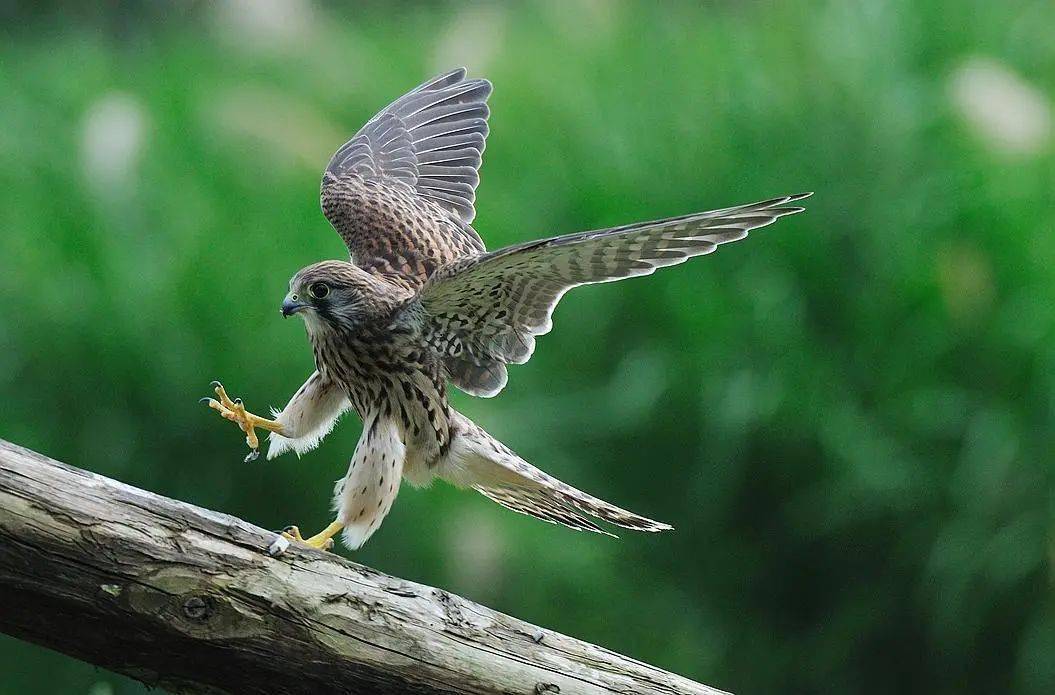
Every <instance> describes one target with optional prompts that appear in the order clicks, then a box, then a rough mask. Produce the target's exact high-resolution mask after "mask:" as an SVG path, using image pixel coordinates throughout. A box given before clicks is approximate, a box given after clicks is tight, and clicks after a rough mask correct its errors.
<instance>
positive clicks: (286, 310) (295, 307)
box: [282, 293, 308, 317]
mask: <svg viewBox="0 0 1055 695" xmlns="http://www.w3.org/2000/svg"><path fill="white" fill-rule="evenodd" d="M307 306H308V305H307V304H304V303H303V302H299V301H297V299H296V295H295V294H292V293H291V294H287V295H286V298H285V299H283V300H282V315H283V316H287V317H288V316H292V315H293V314H295V313H297V312H298V311H300V310H301V309H303V308H305V307H307Z"/></svg>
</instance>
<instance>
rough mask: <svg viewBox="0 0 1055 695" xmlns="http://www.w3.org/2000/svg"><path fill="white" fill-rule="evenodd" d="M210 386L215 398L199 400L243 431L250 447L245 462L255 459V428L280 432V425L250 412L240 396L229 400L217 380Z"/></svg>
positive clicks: (258, 441) (256, 442)
mask: <svg viewBox="0 0 1055 695" xmlns="http://www.w3.org/2000/svg"><path fill="white" fill-rule="evenodd" d="M212 387H213V390H214V391H215V392H216V398H202V399H201V401H200V402H202V403H204V404H206V405H207V406H209V407H210V408H212V409H213V410H215V411H216V412H218V413H220V415H222V416H223V417H224V418H226V419H228V420H230V421H231V422H233V423H235V424H236V425H238V427H239V429H241V430H242V431H243V432H245V443H246V444H247V445H248V446H249V449H250V451H249V454H248V455H247V456H246V457H245V460H246V463H248V462H250V461H254V460H256V457H258V456H259V455H260V439H259V438H258V437H257V436H256V428H257V427H259V428H261V429H265V430H268V431H270V432H278V433H279V434H282V425H281V424H279V423H278V422H275V421H274V420H268V419H267V418H263V417H260V416H259V415H254V414H253V413H250V412H249V411H248V410H246V409H245V406H244V405H242V399H241V398H235V399H234V400H231V398H230V397H229V396H228V395H227V391H226V390H224V387H223V384H221V383H220V382H219V381H214V382H212ZM217 399H219V400H217Z"/></svg>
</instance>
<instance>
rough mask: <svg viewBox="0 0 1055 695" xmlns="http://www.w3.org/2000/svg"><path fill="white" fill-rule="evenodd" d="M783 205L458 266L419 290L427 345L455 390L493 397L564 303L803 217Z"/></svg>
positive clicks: (529, 246) (638, 227)
mask: <svg viewBox="0 0 1055 695" xmlns="http://www.w3.org/2000/svg"><path fill="white" fill-rule="evenodd" d="M808 195H810V194H809V193H803V194H799V195H792V196H784V197H781V198H774V199H771V200H766V201H762V202H759V203H752V204H750V205H741V206H739V207H733V208H726V209H724V210H713V211H711V212H700V213H695V214H692V215H684V216H682V217H672V218H669V219H666V220H658V221H655V222H642V223H637V224H630V225H626V226H622V227H613V228H611V229H601V230H597V231H592V232H582V233H579V234H569V235H567V236H559V237H553V238H551V239H544V240H541V241H534V242H529V243H526V244H521V245H518V246H511V247H509V248H505V249H500V250H498V251H494V252H491V253H487V254H481V255H479V256H476V257H471V258H466V259H461V260H458V261H455V262H453V263H451V264H449V265H447V266H445V267H443V268H441V269H440V270H439V271H437V272H436V274H435V275H434V276H433V277H432V278H430V280H429V281H428V283H426V285H425V286H424V287H423V288H422V289H421V293H420V301H421V305H422V307H423V308H424V309H425V312H426V314H427V336H426V337H427V340H428V341H429V343H430V344H431V345H432V346H433V348H434V349H435V350H436V351H437V352H438V353H439V354H441V355H444V362H445V364H446V366H447V370H448V373H449V374H450V377H451V381H453V382H454V384H455V386H457V387H458V388H460V389H462V390H463V391H466V392H468V393H471V394H473V395H477V396H493V395H495V394H497V393H498V392H499V391H501V390H502V387H504V386H505V384H506V380H507V374H506V367H505V365H506V364H510V363H516V364H519V363H523V362H527V360H528V359H529V358H530V357H531V353H532V352H533V351H534V349H535V336H537V335H541V334H543V333H546V332H548V331H549V330H550V328H551V327H552V321H551V316H552V314H553V309H554V307H556V305H557V302H558V301H560V298H561V297H562V296H564V293H565V292H567V291H568V290H570V289H571V288H573V287H576V286H578V285H586V284H591V283H596V282H610V281H612V280H620V279H622V278H628V277H633V276H635V275H648V274H650V273H652V272H654V271H655V270H656V268H660V267H663V266H668V265H675V264H677V263H681V262H682V261H684V260H686V259H687V258H691V257H692V256H701V255H703V254H707V253H711V252H712V251H714V250H715V249H716V248H718V246H719V245H720V244H725V243H728V242H730V241H737V240H739V239H743V238H744V237H746V236H747V234H748V232H749V231H750V230H752V229H756V228H758V227H764V226H766V225H768V224H771V223H772V222H774V221H775V220H777V219H778V218H780V217H783V216H784V215H791V214H794V213H797V212H801V211H802V210H803V208H800V207H795V206H788V205H787V204H788V203H791V202H794V201H797V200H801V199H803V198H805V197H807V196H808Z"/></svg>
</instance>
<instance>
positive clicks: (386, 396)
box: [202, 68, 809, 549]
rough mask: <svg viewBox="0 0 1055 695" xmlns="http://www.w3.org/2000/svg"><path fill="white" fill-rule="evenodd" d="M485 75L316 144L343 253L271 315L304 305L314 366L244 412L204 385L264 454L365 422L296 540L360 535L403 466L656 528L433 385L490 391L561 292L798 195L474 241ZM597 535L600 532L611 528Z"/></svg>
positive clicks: (653, 262)
mask: <svg viewBox="0 0 1055 695" xmlns="http://www.w3.org/2000/svg"><path fill="white" fill-rule="evenodd" d="M490 94H491V83H490V82H488V81H487V80H482V79H467V78H466V73H465V69H464V68H462V69H458V70H454V71H452V72H448V73H446V74H444V75H440V76H439V77H437V78H435V79H433V80H430V81H428V82H426V83H424V84H422V85H421V86H419V87H417V88H416V89H414V90H412V91H410V92H408V93H407V94H405V95H404V96H402V97H400V98H399V99H397V100H396V101H394V102H392V103H391V104H390V105H389V106H388V107H387V108H385V109H384V110H383V111H381V112H380V113H379V114H377V115H376V116H374V117H373V118H372V119H370V121H369V122H368V123H367V124H366V125H365V126H363V128H362V130H360V131H359V132H358V133H356V135H355V137H353V138H352V139H351V140H349V141H348V142H347V143H345V144H344V145H343V146H342V147H341V148H340V149H338V150H337V153H336V154H335V155H334V156H333V158H332V159H331V160H330V163H329V164H328V165H327V166H326V171H325V172H324V173H323V176H322V210H323V212H324V213H325V215H326V218H327V219H328V220H329V221H330V223H331V224H332V225H333V227H334V229H336V230H337V233H338V234H340V235H341V238H342V239H343V240H344V242H345V244H346V245H347V246H348V251H349V253H350V254H351V258H350V262H346V261H322V262H320V263H316V264H314V265H310V266H308V267H306V268H304V269H302V270H300V271H298V272H297V274H296V275H294V276H293V278H292V280H290V282H289V293H288V294H287V295H286V297H285V300H284V301H283V302H282V315H283V316H292V315H293V314H296V315H298V316H300V317H301V318H303V319H304V323H305V326H306V329H307V334H308V340H309V341H310V342H311V347H312V351H313V353H314V356H315V372H314V373H313V374H312V375H311V376H309V377H308V380H307V381H306V382H304V385H303V386H301V387H300V389H298V390H297V392H296V393H295V394H294V395H293V397H292V398H291V399H290V401H289V403H287V404H286V407H285V408H283V409H282V410H281V411H273V412H272V417H273V419H270V420H269V419H266V418H263V417H259V416H257V415H253V414H252V413H249V412H247V411H246V409H245V406H244V405H243V404H242V402H241V400H231V399H230V398H229V397H228V396H227V394H226V392H225V391H224V389H223V387H222V386H221V385H220V384H219V383H216V382H214V384H213V385H214V387H215V390H216V395H217V398H216V399H212V398H209V399H202V400H203V401H205V402H207V403H208V405H209V406H210V407H212V408H214V409H215V410H218V411H219V412H220V414H221V415H223V417H225V418H227V419H228V420H232V421H234V422H235V423H237V424H238V426H239V427H240V428H241V429H242V430H243V431H244V432H245V434H246V442H247V443H248V445H249V447H250V449H251V452H250V454H249V456H248V457H247V460H251V459H253V458H255V457H256V455H257V447H258V440H257V436H256V432H255V430H256V428H261V429H264V430H269V431H270V432H271V435H270V446H269V450H268V456H267V457H268V458H269V459H273V458H275V457H276V456H278V455H280V454H282V453H285V452H287V451H289V450H291V449H292V450H293V451H296V452H297V453H298V454H303V453H304V452H307V451H309V450H311V449H313V448H315V447H316V446H317V445H318V444H319V442H320V441H321V440H322V439H323V437H325V436H326V435H327V434H328V433H329V432H330V430H331V429H332V428H333V426H334V423H335V422H336V421H337V419H338V417H339V416H340V415H341V414H342V413H343V412H344V411H346V410H348V409H353V410H355V412H356V413H357V414H358V415H359V417H360V419H361V420H362V422H363V432H362V436H361V437H360V439H359V444H358V445H357V446H356V449H355V453H354V454H353V455H352V460H351V464H350V466H349V468H348V473H347V475H346V476H345V477H344V479H343V480H341V481H340V482H338V483H337V486H336V489H335V491H334V507H335V509H336V510H337V518H336V520H335V521H334V522H333V523H332V524H330V525H329V526H328V527H327V528H326V529H325V530H323V531H322V532H321V533H319V534H316V535H315V536H312V537H311V538H308V539H303V538H302V537H301V536H300V533H299V531H298V530H297V529H296V527H289V528H288V529H287V533H288V535H289V537H291V538H293V539H295V540H297V541H301V542H303V543H306V544H307V545H310V546H312V547H316V548H323V549H325V548H329V547H331V546H332V544H333V541H332V537H333V536H335V535H336V534H337V533H341V532H343V539H344V542H345V543H346V544H347V545H348V546H349V547H350V548H353V549H358V548H359V547H361V546H362V545H363V543H365V542H366V541H367V539H369V538H370V536H371V535H372V534H373V533H374V531H376V530H377V528H378V527H379V526H380V524H381V521H382V520H383V519H384V518H385V516H386V515H387V514H388V511H389V509H391V507H392V503H393V501H394V500H395V498H396V494H397V492H398V491H399V485H400V481H401V479H403V478H405V479H406V480H407V481H409V482H410V483H411V484H413V485H424V484H427V483H429V482H430V481H431V480H433V479H434V478H441V479H443V480H446V481H448V482H450V483H453V484H454V485H457V486H460V487H470V488H473V489H474V490H477V491H478V492H480V493H481V494H483V495H485V496H487V497H489V498H490V499H492V500H494V501H495V502H497V503H498V504H500V505H502V506H504V507H507V508H509V509H512V510H514V511H517V512H521V513H523V514H528V515H530V516H533V517H536V518H538V519H542V520H544V521H549V522H553V523H557V524H563V525H564V526H568V527H571V528H573V529H579V530H583V531H594V532H598V533H608V532H607V531H605V530H604V529H602V528H601V527H600V526H598V525H597V524H596V523H594V521H593V520H591V518H590V517H593V518H596V519H600V520H603V521H605V522H609V523H611V524H615V525H616V526H621V527H623V528H628V529H633V530H636V531H663V530H667V529H670V528H671V527H670V526H668V525H667V524H664V523H660V522H658V521H652V520H651V519H646V518H645V517H643V516H639V515H637V514H634V513H632V512H628V511H626V510H625V509H620V508H619V507H616V506H615V505H612V504H609V503H608V502H605V501H603V500H600V499H598V498H596V497H593V496H591V495H588V494H586V493H585V492H582V491H580V490H577V489H575V488H573V487H572V486H570V485H568V484H567V483H564V482H561V481H560V480H557V479H556V478H554V477H552V476H550V475H547V474H546V473H544V472H542V471H541V470H539V469H538V468H535V467H534V466H532V465H531V464H529V463H528V462H527V461H525V460H523V459H522V458H520V457H519V456H517V455H516V454H515V453H513V451H512V450H510V449H509V448H508V447H506V446H505V445H504V444H502V443H501V442H499V441H498V440H497V439H495V438H494V437H492V436H491V435H490V434H488V433H487V432H485V431H484V430H483V429H481V428H480V427H479V426H477V425H476V424H475V423H473V422H472V421H470V420H469V418H467V417H465V416H464V415H462V414H461V413H459V412H458V411H456V410H454V408H452V407H451V406H450V404H449V403H448V402H447V384H448V383H450V384H453V385H454V386H455V387H457V388H459V389H461V390H462V391H465V392H466V393H469V394H472V395H474V396H482V397H485V398H487V397H491V396H494V395H496V394H497V393H498V392H499V391H501V390H502V388H503V387H504V386H505V384H506V379H507V374H506V365H508V364H521V363H524V362H527V361H528V359H529V358H530V357H531V353H532V352H533V351H534V349H535V337H536V336H539V335H542V334H544V333H546V332H548V331H549V330H550V328H551V326H552V323H551V315H552V313H553V309H554V307H555V306H556V305H557V302H558V301H559V300H560V298H561V297H562V296H563V295H564V293H565V292H567V291H568V290H570V289H572V288H573V287H577V286H579V285H586V284H591V283H597V282H609V281H612V280H621V279H623V278H628V277H633V276H635V275H648V274H650V273H652V272H653V271H654V270H655V269H656V268H661V267H664V266H669V265H675V264H677V263H681V262H682V261H684V260H685V259H687V258H690V257H692V256H702V255H704V254H707V253H710V252H712V251H714V250H715V249H716V248H717V247H718V245H719V244H724V243H727V242H730V241H737V240H739V239H743V238H744V237H746V236H747V234H748V231H749V230H752V229H756V228H758V227H764V226H765V225H768V224H770V223H772V222H773V221H775V220H776V219H777V218H779V217H783V216H784V215H791V214H794V213H797V212H801V211H802V209H803V208H800V207H795V206H790V205H788V204H789V203H792V202H794V201H798V200H801V199H803V198H805V197H806V196H808V195H809V194H808V193H804V194H799V195H788V196H782V197H779V198H772V199H769V200H765V201H762V202H758V203H752V204H750V205H740V206H737V207H731V208H724V209H721V210H712V211H710V212H697V213H693V214H690V215H681V216H680V217H671V218H668V219H663V220H657V221H654V222H639V223H636V224H628V225H624V226H621V227H612V228H609V229H599V230H596V231H591V232H581V233H578V234H569V235H566V236H558V237H552V238H549V239H543V240H539V241H530V242H527V243H523V244H518V245H516V246H510V247H508V248H504V249H500V250H498V251H490V252H489V251H487V250H486V248H485V247H484V243H483V241H482V240H481V239H480V236H479V235H478V234H477V233H476V231H475V230H474V229H473V228H472V226H470V223H471V222H472V221H473V217H474V216H475V210H474V208H473V203H474V200H475V197H476V185H477V183H478V182H479V180H480V178H479V174H478V173H477V172H478V170H479V168H480V162H481V156H482V154H483V151H484V141H485V139H486V138H487V133H488V126H487V117H488V107H487V98H488V96H490ZM609 535H610V534H609Z"/></svg>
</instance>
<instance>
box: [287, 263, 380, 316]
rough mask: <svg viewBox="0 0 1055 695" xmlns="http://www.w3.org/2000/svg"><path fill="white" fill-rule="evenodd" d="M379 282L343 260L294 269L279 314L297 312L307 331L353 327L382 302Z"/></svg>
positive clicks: (376, 309)
mask: <svg viewBox="0 0 1055 695" xmlns="http://www.w3.org/2000/svg"><path fill="white" fill-rule="evenodd" d="M380 283H381V281H380V280H378V279H376V278H375V277H374V276H372V275H371V274H370V273H367V272H366V271H365V270H363V269H362V268H360V267H358V266H356V265H353V264H352V263H348V262H345V261H322V262H320V263H315V264H313V265H309V266H308V267H306V268H302V269H301V270H299V271H297V274H296V275H294V276H293V278H292V279H291V280H290V281H289V293H288V294H286V298H285V299H284V300H283V301H282V315H283V316H292V315H293V314H298V315H300V316H301V317H302V318H303V319H304V322H305V324H306V325H307V327H308V331H309V332H311V333H317V332H321V331H328V330H338V329H345V330H349V329H354V328H355V327H356V325H358V324H359V323H360V322H361V321H362V320H363V319H364V318H367V317H370V316H372V315H373V314H374V313H376V312H377V311H378V310H379V309H381V308H382V306H383V305H384V304H385V302H384V301H383V288H382V287H380Z"/></svg>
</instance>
